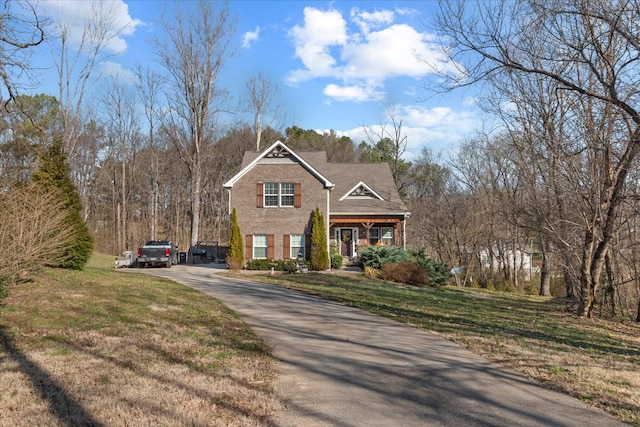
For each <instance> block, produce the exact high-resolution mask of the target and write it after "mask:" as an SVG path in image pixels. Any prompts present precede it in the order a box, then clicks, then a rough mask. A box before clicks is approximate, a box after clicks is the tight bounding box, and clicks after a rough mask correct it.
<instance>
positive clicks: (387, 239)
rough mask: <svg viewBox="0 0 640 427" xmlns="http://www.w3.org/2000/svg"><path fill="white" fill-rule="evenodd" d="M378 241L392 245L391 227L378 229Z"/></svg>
mask: <svg viewBox="0 0 640 427" xmlns="http://www.w3.org/2000/svg"><path fill="white" fill-rule="evenodd" d="M380 241H381V242H383V243H384V244H385V245H393V227H380Z"/></svg>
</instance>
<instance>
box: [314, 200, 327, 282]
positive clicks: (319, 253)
mask: <svg viewBox="0 0 640 427" xmlns="http://www.w3.org/2000/svg"><path fill="white" fill-rule="evenodd" d="M311 268H313V269H314V270H317V271H321V270H326V269H328V268H329V251H328V248H327V231H326V229H325V224H324V216H323V215H322V212H320V209H319V208H318V207H316V210H315V211H314V212H313V220H312V222H311Z"/></svg>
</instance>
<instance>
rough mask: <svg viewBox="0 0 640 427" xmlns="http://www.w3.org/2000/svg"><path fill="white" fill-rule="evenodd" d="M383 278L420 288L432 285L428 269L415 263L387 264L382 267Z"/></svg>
mask: <svg viewBox="0 0 640 427" xmlns="http://www.w3.org/2000/svg"><path fill="white" fill-rule="evenodd" d="M382 278H383V279H385V280H390V281H392V282H398V283H407V284H409V285H412V286H418V287H424V286H429V285H431V283H432V280H431V278H430V277H429V272H428V271H427V269H426V268H425V267H423V266H422V265H420V264H418V263H417V262H414V261H404V262H400V263H395V262H389V263H386V264H385V265H383V266H382Z"/></svg>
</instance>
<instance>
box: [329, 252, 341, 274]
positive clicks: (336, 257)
mask: <svg viewBox="0 0 640 427" xmlns="http://www.w3.org/2000/svg"><path fill="white" fill-rule="evenodd" d="M331 268H332V269H334V270H340V269H341V268H342V255H340V254H332V255H331Z"/></svg>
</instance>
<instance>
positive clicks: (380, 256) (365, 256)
mask: <svg viewBox="0 0 640 427" xmlns="http://www.w3.org/2000/svg"><path fill="white" fill-rule="evenodd" d="M410 258H411V255H410V254H409V253H408V252H407V251H405V250H404V249H402V248H398V247H396V246H365V247H364V248H361V249H360V256H359V261H360V266H361V267H362V268H363V269H364V268H365V267H373V268H377V269H381V268H382V266H383V265H384V264H387V263H389V262H395V263H400V262H404V261H409V259H410Z"/></svg>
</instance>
